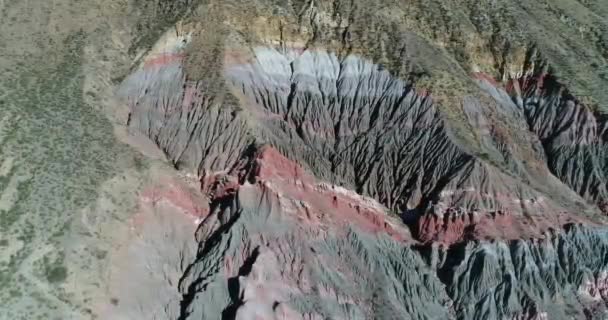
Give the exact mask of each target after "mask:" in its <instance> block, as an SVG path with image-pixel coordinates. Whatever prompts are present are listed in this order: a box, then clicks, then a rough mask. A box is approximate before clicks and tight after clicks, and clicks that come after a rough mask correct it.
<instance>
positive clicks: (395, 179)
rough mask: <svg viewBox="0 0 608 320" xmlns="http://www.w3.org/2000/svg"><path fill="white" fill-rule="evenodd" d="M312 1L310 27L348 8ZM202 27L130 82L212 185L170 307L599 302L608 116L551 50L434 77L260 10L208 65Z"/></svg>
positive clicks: (314, 310)
mask: <svg viewBox="0 0 608 320" xmlns="http://www.w3.org/2000/svg"><path fill="white" fill-rule="evenodd" d="M308 6H309V7H308V8H307V9H303V10H309V11H306V12H308V13H306V12H305V13H304V14H301V15H300V17H306V16H307V15H310V17H311V18H310V19H311V22H310V23H311V24H312V25H313V27H315V26H316V27H317V28H319V29H320V30H321V29H323V28H326V27H327V25H328V24H329V25H331V22H328V21H326V20H324V19H329V20H331V19H335V17H333V18H329V17H325V18H324V17H323V16H322V13H320V11H319V10H321V9H320V8H321V7H322V5H319V6H317V5H316V3H315V2H310V3H309V4H308ZM332 21H333V20H332ZM338 21H339V19H338ZM336 23H338V22H336ZM237 25H238V24H237ZM192 28H193V29H191V30H190V31H184V30H178V31H177V32H175V33H168V34H166V35H165V36H164V38H163V39H162V40H161V41H159V45H160V46H161V47H162V48H163V49H162V50H161V51H160V52H159V51H158V50H157V49H153V50H152V51H151V53H150V54H148V56H147V57H146V58H144V61H143V62H142V63H141V65H140V67H139V68H138V69H136V70H135V71H134V72H133V73H132V74H131V75H129V76H128V77H127V78H126V79H125V80H124V81H123V83H122V85H121V89H120V91H119V95H120V97H121V99H122V100H123V101H124V102H125V104H126V105H127V106H128V108H129V110H130V113H129V117H128V121H127V124H128V127H129V128H130V129H131V130H132V131H137V132H141V133H143V134H145V135H147V136H148V137H150V139H152V140H153V141H154V142H155V143H156V144H157V145H158V146H159V147H160V148H161V149H162V150H163V151H164V153H165V154H166V156H167V158H168V159H169V160H170V161H171V163H172V164H173V165H174V166H175V167H176V168H177V169H179V170H193V171H194V172H196V174H197V175H198V176H199V177H200V180H201V190H202V192H203V193H204V194H205V195H207V197H208V199H209V200H208V201H209V211H208V213H206V214H204V215H203V216H201V218H200V224H199V226H198V229H197V231H196V241H197V242H198V250H197V253H196V256H195V258H194V259H192V261H191V262H190V264H189V265H188V267H187V268H186V269H185V272H184V274H183V276H182V277H181V279H180V281H179V286H178V290H179V292H181V294H182V299H181V302H180V309H179V312H175V313H174V314H173V315H172V318H175V319H210V318H223V319H326V318H332V319H334V318H336V319H450V318H454V319H574V318H580V319H591V318H601V317H604V316H606V302H608V301H606V300H605V299H606V295H605V292H604V291H605V290H606V288H605V286H606V284H605V282H606V280H605V278H606V275H605V274H606V272H608V271H607V263H608V256H607V255H606V254H607V252H608V251H607V250H608V235H607V234H606V229H605V228H604V227H603V224H604V217H603V215H604V214H603V212H605V206H606V174H607V171H606V157H605V156H604V150H606V146H605V145H604V137H605V130H606V129H605V128H606V124H605V122H606V120H605V119H606V118H605V116H603V115H602V113H601V111H598V110H595V111H594V110H592V107H591V106H590V105H588V104H585V103H584V102H581V101H579V100H577V98H576V97H575V96H574V95H572V94H571V93H570V92H569V91H568V89H567V88H566V87H565V86H564V85H563V84H561V83H560V82H559V81H558V80H557V76H556V75H555V74H553V73H551V68H549V67H548V65H549V62H547V61H546V60H543V58H541V56H540V54H539V53H538V50H536V49H530V50H529V51H528V52H525V53H524V54H523V55H524V56H525V59H523V61H522V62H517V61H513V62H509V63H511V64H512V65H508V66H506V65H505V66H504V68H503V70H502V71H501V72H502V74H500V75H498V76H496V78H498V79H496V80H495V79H494V78H493V76H491V75H489V74H487V73H483V72H472V73H471V74H470V75H464V76H463V75H462V74H460V73H459V72H460V71H454V69H450V67H444V68H443V69H442V70H440V71H435V75H433V76H431V78H430V79H426V78H425V77H424V76H421V75H420V72H417V71H415V68H409V71H407V72H405V73H403V72H402V71H400V72H397V73H399V74H400V75H396V74H395V68H394V67H393V68H386V67H385V66H383V65H380V64H378V63H375V62H373V61H372V60H371V59H369V58H366V57H365V56H364V55H365V48H362V49H357V50H351V52H346V53H345V52H344V51H342V49H343V48H344V47H342V49H340V48H338V49H335V48H334V47H332V45H327V46H325V47H323V46H320V45H317V46H311V45H310V44H306V43H305V42H301V41H298V40H296V39H294V38H292V39H289V38H286V37H289V36H286V35H285V34H281V35H280V36H279V38H278V39H279V40H278V42H273V40H274V38H272V36H271V35H270V36H269V35H268V31H267V30H265V29H262V31H259V30H254V31H251V32H254V34H257V35H258V36H260V37H270V38H266V39H264V38H262V39H261V42H260V44H259V45H251V46H242V45H240V44H237V43H238V41H237V42H230V41H227V42H226V45H225V47H224V48H223V49H222V51H220V56H219V57H217V56H214V61H219V62H218V66H216V67H215V69H213V70H215V71H213V72H210V73H209V74H208V75H203V76H201V75H198V76H197V77H198V78H196V77H192V76H191V75H190V73H189V72H190V70H191V68H192V64H193V63H196V61H195V60H193V58H192V52H193V50H195V49H189V48H192V47H196V46H200V45H201V44H200V43H197V37H200V34H199V35H197V34H196V33H197V29H196V28H197V27H196V26H193V27H192ZM236 28H237V29H238V27H236ZM285 28H286V27H280V28H279V30H282V31H281V32H283V31H285V30H286V29H285ZM347 30H348V27H347ZM226 32H227V34H230V31H226ZM256 32H257V33H256ZM314 32H320V31H318V30H316V31H313V33H314ZM226 36H227V35H226ZM227 37H228V36H227ZM408 41H409V42H408ZM421 41H422V42H423V40H421V39H419V38H416V37H415V36H409V38H408V37H406V38H404V39H403V45H404V46H407V44H408V43H409V44H410V45H414V46H417V47H418V48H420V49H418V50H419V51H421V50H422V49H421V48H425V47H424V45H422V44H420V43H421ZM330 43H331V42H330ZM425 50H432V49H425ZM353 51H359V52H361V53H355V52H353ZM215 54H216V55H217V54H218V53H215ZM400 59H401V63H402V64H404V65H411V66H415V65H423V64H424V63H425V58H420V57H419V56H416V55H415V54H414V55H411V56H407V55H405V56H402V57H401V58H400ZM436 60H437V61H438V64H444V63H445V64H449V62H446V60H444V58H441V57H439V56H438V57H436ZM517 63H520V64H521V65H516V64H517ZM508 68H510V69H508ZM507 69H508V70H507ZM422 73H424V72H422ZM455 75H458V77H460V78H459V79H460V80H458V81H460V85H461V87H460V89H458V90H454V89H453V88H446V86H445V85H444V84H446V83H449V82H450V81H454V80H453V79H454V78H453V77H455ZM442 81H443V82H442ZM442 83H443V84H442ZM446 92H451V93H453V94H452V95H445V93H446Z"/></svg>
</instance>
